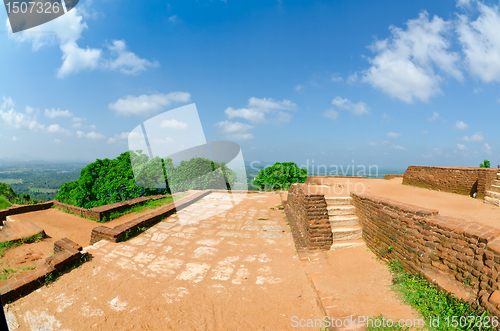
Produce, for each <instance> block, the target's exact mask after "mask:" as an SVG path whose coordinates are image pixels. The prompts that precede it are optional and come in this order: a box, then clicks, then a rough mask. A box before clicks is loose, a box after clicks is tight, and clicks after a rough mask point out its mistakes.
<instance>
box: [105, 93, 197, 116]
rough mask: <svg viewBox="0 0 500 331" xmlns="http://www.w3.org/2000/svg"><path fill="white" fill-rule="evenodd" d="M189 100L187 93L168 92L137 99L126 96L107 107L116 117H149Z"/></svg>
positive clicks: (141, 96) (142, 96)
mask: <svg viewBox="0 0 500 331" xmlns="http://www.w3.org/2000/svg"><path fill="white" fill-rule="evenodd" d="M189 100H191V94H189V93H187V92H170V93H169V94H163V93H158V94H151V95H146V94H142V95H140V96H138V97H136V96H134V95H128V96H126V97H125V98H123V99H118V100H117V101H116V102H114V103H110V104H109V105H108V107H109V109H111V110H114V111H115V112H116V114H118V115H124V116H130V115H144V116H147V115H151V114H154V113H157V112H159V111H160V110H162V109H163V107H166V106H169V105H171V104H172V103H173V102H182V103H186V102H189Z"/></svg>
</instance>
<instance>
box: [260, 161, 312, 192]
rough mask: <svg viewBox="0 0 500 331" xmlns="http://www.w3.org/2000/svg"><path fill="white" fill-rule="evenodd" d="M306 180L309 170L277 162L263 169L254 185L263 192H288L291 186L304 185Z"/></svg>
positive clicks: (293, 164)
mask: <svg viewBox="0 0 500 331" xmlns="http://www.w3.org/2000/svg"><path fill="white" fill-rule="evenodd" d="M306 179H307V169H301V168H299V167H298V166H297V165H296V164H295V163H294V162H282V163H281V162H276V163H275V164H274V165H273V166H271V167H266V168H264V169H261V170H260V171H259V173H258V174H257V178H255V180H254V181H253V183H254V185H257V186H258V187H259V188H260V189H262V190H264V189H271V190H276V189H279V190H288V187H289V186H290V185H291V184H293V183H304V182H305V181H306Z"/></svg>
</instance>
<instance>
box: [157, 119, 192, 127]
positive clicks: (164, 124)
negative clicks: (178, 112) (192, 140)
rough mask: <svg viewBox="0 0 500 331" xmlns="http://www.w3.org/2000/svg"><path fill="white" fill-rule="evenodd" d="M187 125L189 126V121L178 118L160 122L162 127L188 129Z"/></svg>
mask: <svg viewBox="0 0 500 331" xmlns="http://www.w3.org/2000/svg"><path fill="white" fill-rule="evenodd" d="M187 127H188V125H187V123H184V122H181V121H177V120H163V121H161V123H160V128H170V129H186V128H187Z"/></svg>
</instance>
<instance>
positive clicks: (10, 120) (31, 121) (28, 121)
mask: <svg viewBox="0 0 500 331" xmlns="http://www.w3.org/2000/svg"><path fill="white" fill-rule="evenodd" d="M0 124H3V125H5V126H8V127H11V128H14V129H23V130H30V131H37V130H42V129H44V127H45V126H44V125H42V124H40V123H38V121H37V119H36V116H30V115H27V114H25V113H21V112H17V111H16V110H14V109H10V110H1V109H0Z"/></svg>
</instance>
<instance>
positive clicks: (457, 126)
mask: <svg viewBox="0 0 500 331" xmlns="http://www.w3.org/2000/svg"><path fill="white" fill-rule="evenodd" d="M468 128H469V126H468V125H467V124H465V123H464V122H463V121H457V123H455V129H457V130H467V129H468Z"/></svg>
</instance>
